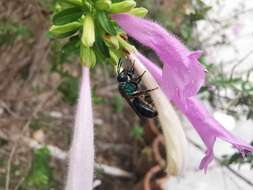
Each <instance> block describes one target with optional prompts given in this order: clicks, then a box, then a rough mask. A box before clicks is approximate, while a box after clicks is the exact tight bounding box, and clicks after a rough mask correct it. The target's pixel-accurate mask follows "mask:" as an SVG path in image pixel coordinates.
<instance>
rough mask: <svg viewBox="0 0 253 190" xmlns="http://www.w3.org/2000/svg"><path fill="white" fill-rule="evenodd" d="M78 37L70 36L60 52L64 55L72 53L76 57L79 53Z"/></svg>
mask: <svg viewBox="0 0 253 190" xmlns="http://www.w3.org/2000/svg"><path fill="white" fill-rule="evenodd" d="M80 43H81V42H80V37H79V35H75V36H72V37H71V38H69V40H68V42H66V43H65V44H64V46H63V47H62V52H63V54H64V53H73V54H76V55H78V54H79V53H80Z"/></svg>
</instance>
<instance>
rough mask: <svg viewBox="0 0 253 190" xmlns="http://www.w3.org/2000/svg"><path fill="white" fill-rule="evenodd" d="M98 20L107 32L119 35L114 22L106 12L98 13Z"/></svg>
mask: <svg viewBox="0 0 253 190" xmlns="http://www.w3.org/2000/svg"><path fill="white" fill-rule="evenodd" d="M97 19H98V22H99V24H100V26H101V27H102V28H103V30H104V31H105V32H107V33H108V34H111V35H113V36H114V35H116V34H117V31H116V30H115V27H114V24H113V22H112V21H110V20H109V19H108V17H107V15H106V13H105V12H103V11H100V12H98V13H97Z"/></svg>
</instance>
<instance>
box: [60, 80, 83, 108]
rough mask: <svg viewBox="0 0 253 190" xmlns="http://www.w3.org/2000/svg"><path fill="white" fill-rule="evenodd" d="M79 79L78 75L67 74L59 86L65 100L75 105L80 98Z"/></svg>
mask: <svg viewBox="0 0 253 190" xmlns="http://www.w3.org/2000/svg"><path fill="white" fill-rule="evenodd" d="M78 89H79V80H78V78H77V77H74V76H71V75H65V76H64V77H63V81H62V83H61V84H60V86H59V87H58V90H59V91H60V92H61V93H62V95H63V100H64V101H65V102H66V103H68V104H70V105H74V104H75V103H76V101H77V98H78Z"/></svg>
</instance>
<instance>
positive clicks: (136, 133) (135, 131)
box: [131, 125, 144, 140]
mask: <svg viewBox="0 0 253 190" xmlns="http://www.w3.org/2000/svg"><path fill="white" fill-rule="evenodd" d="M143 134H144V129H143V128H142V127H141V126H139V125H135V126H134V127H133V128H132V129H131V136H132V137H133V138H135V139H137V140H140V139H142V137H143Z"/></svg>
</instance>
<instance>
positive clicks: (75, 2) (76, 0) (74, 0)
mask: <svg viewBox="0 0 253 190" xmlns="http://www.w3.org/2000/svg"><path fill="white" fill-rule="evenodd" d="M61 1H62V2H65V3H69V4H71V5H77V6H82V5H83V1H82V0H61Z"/></svg>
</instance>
